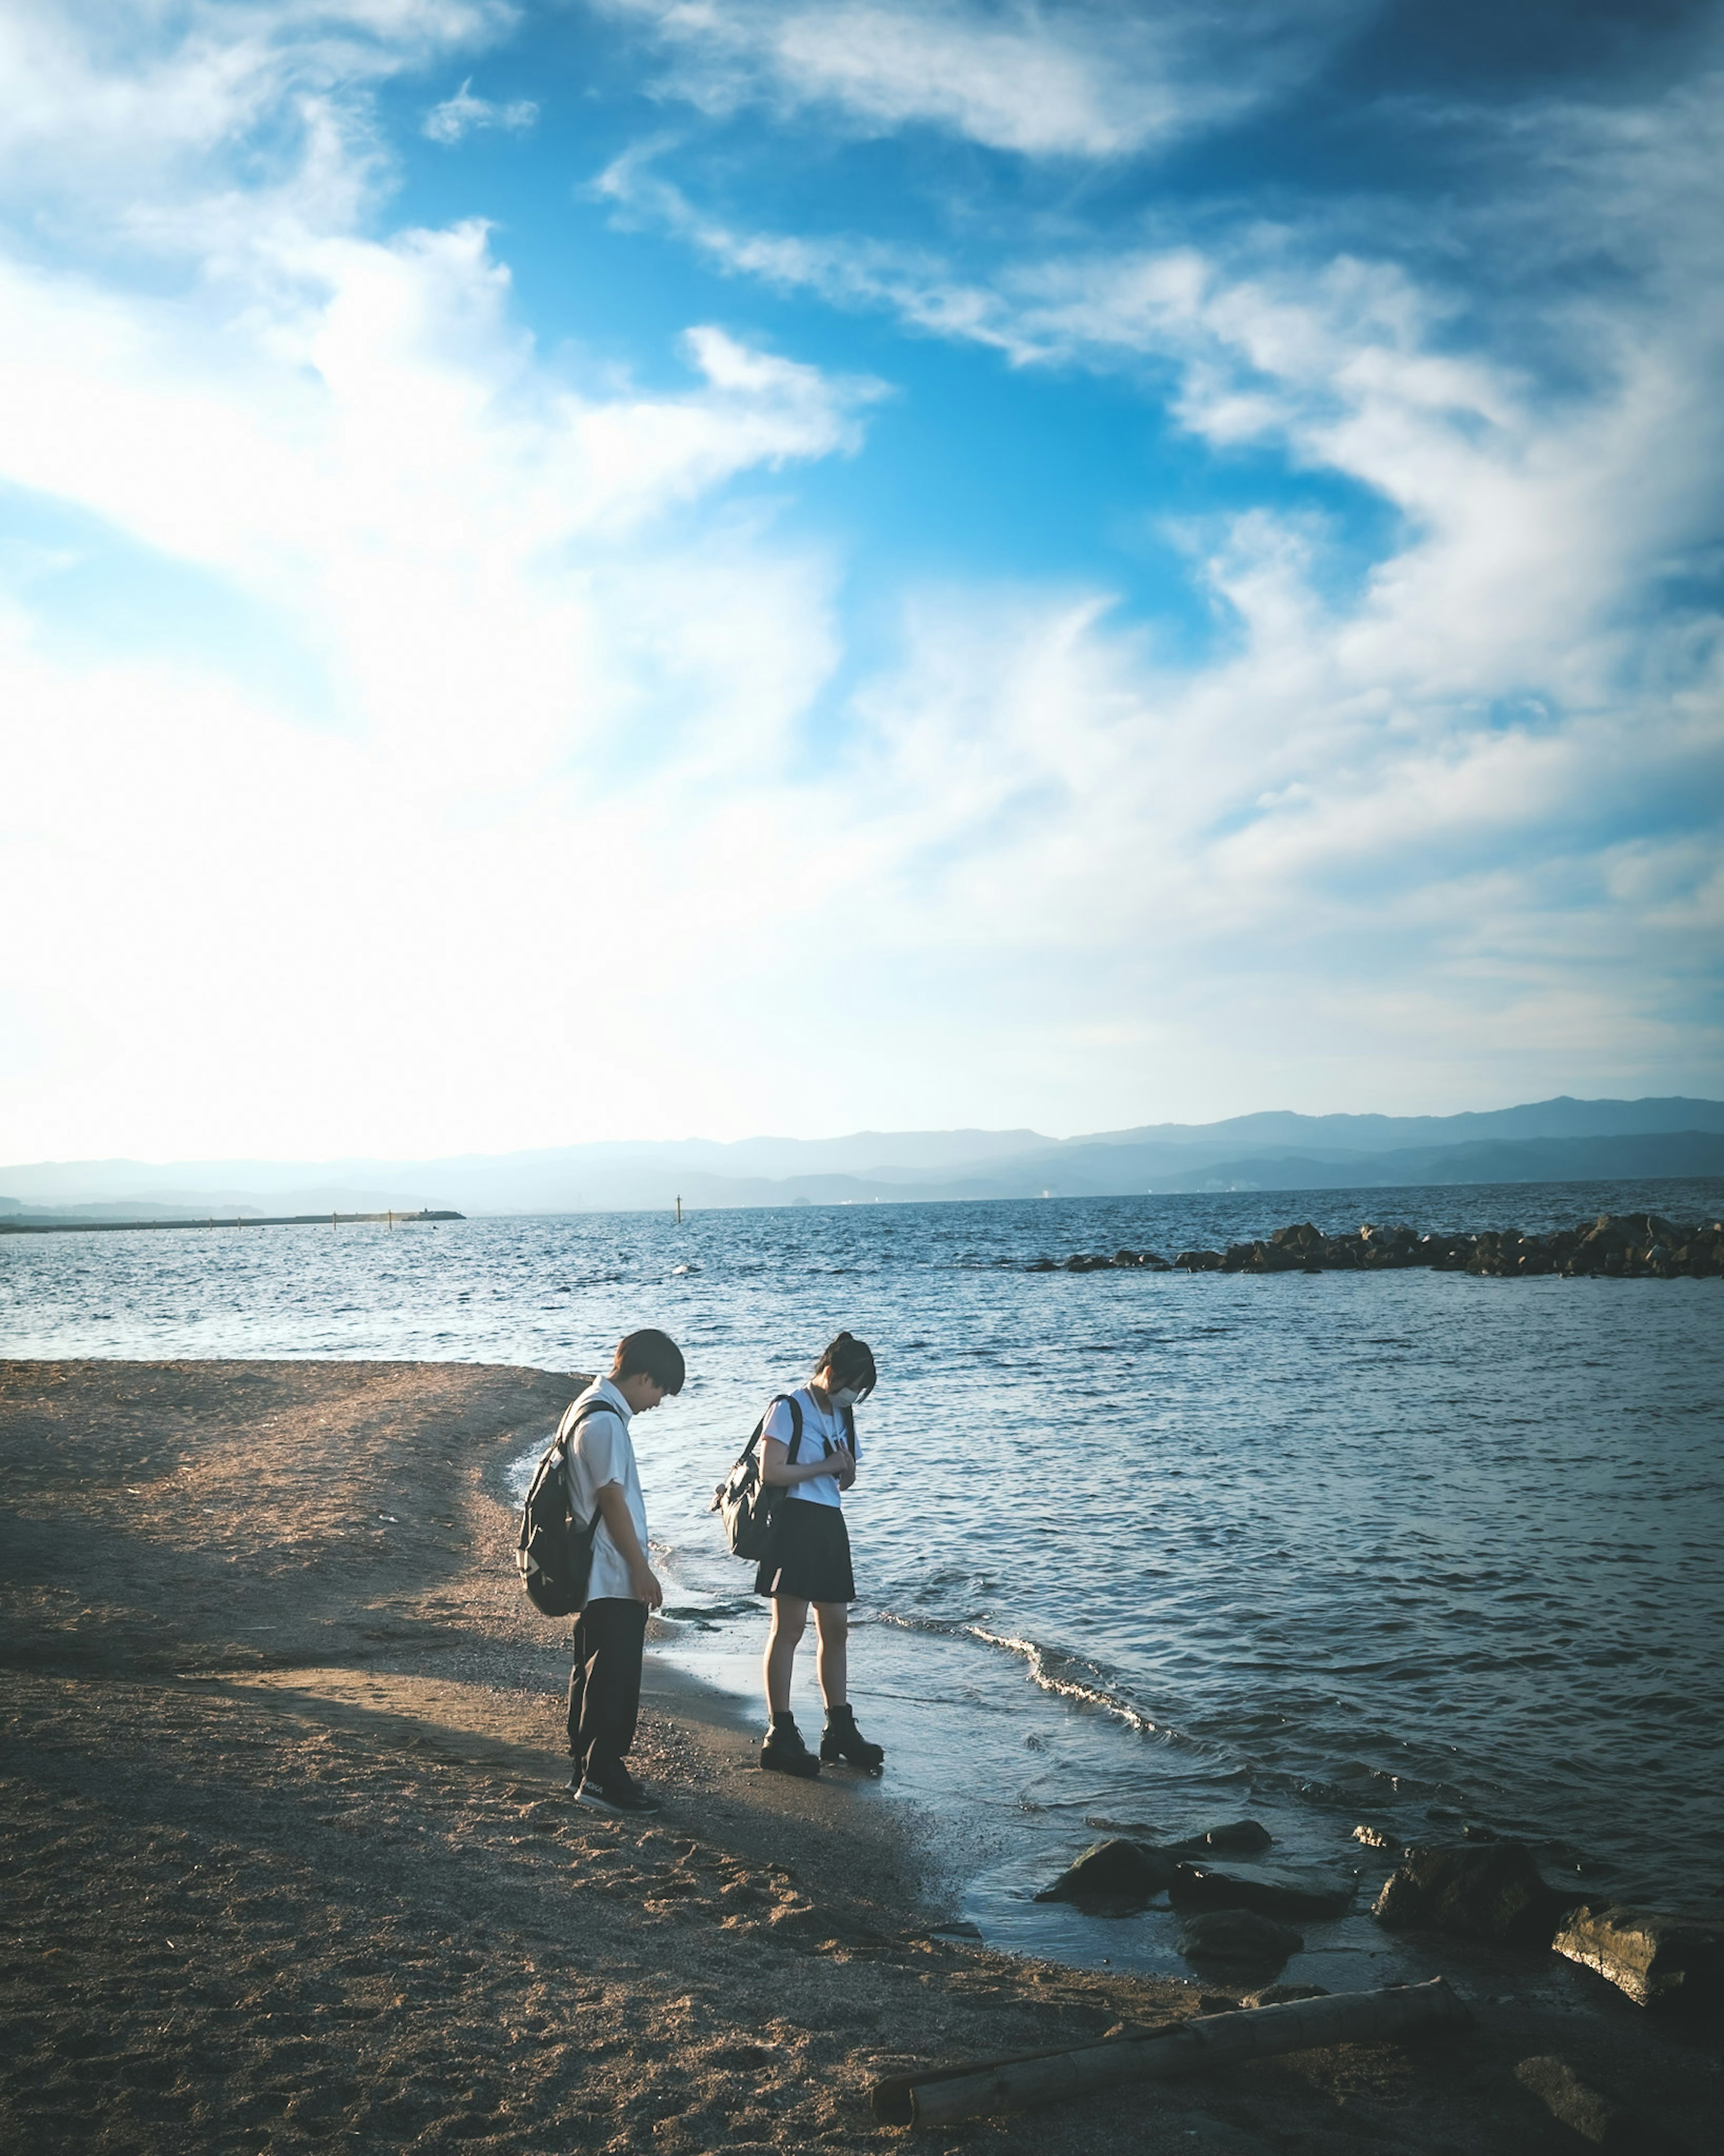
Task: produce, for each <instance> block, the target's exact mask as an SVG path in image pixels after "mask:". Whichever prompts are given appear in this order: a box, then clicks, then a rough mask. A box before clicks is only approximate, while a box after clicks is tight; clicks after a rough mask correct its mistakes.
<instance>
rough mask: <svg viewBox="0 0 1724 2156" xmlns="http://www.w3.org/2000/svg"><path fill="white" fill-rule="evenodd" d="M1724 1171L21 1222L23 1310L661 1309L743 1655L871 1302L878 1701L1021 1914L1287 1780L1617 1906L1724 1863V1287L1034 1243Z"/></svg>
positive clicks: (569, 1330) (548, 1332)
mask: <svg viewBox="0 0 1724 2156" xmlns="http://www.w3.org/2000/svg"><path fill="white" fill-rule="evenodd" d="M1721 1195H1724V1193H1721V1190H1720V1188H1719V1186H1717V1185H1716V1184H1712V1185H1699V1184H1690V1185H1683V1186H1674V1185H1655V1186H1645V1187H1641V1188H1627V1187H1624V1186H1610V1187H1602V1188H1585V1187H1583V1186H1578V1185H1557V1186H1526V1185H1517V1186H1513V1187H1511V1188H1503V1189H1480V1188H1473V1189H1468V1190H1465V1191H1455V1190H1432V1191H1396V1192H1388V1193H1385V1192H1381V1191H1375V1192H1367V1193H1357V1194H1353V1195H1351V1196H1349V1195H1347V1194H1346V1193H1335V1192H1324V1193H1317V1194H1315V1195H1312V1196H1309V1197H1306V1198H1303V1199H1300V1198H1289V1197H1287V1196H1286V1195H1285V1194H1275V1195H1270V1194H1265V1195H1244V1194H1241V1195H1230V1196H1226V1197H1217V1198H1213V1199H1185V1198H1167V1199H1153V1198H1152V1199H1137V1200H1118V1201H1109V1202H1105V1203H1102V1202H1090V1201H1083V1200H1058V1201H1050V1202H1046V1203H1043V1204H985V1205H975V1206H952V1205H943V1206H913V1205H905V1206H867V1207H821V1206H813V1207H798V1208H794V1209H786V1210H782V1211H753V1212H725V1213H700V1214H692V1215H690V1217H689V1218H688V1219H686V1220H685V1222H684V1223H683V1224H682V1225H681V1226H680V1228H679V1227H678V1226H676V1225H675V1224H674V1223H673V1222H671V1221H670V1220H669V1219H663V1218H659V1217H657V1216H649V1215H645V1214H608V1215H585V1216H574V1217H566V1218H559V1219H508V1220H474V1221H469V1222H465V1223H457V1224H449V1225H445V1226H440V1227H434V1228H433V1227H413V1228H408V1229H398V1230H396V1231H395V1232H394V1233H393V1234H391V1233H389V1232H387V1231H386V1230H384V1229H375V1228H344V1229H339V1230H331V1229H249V1230H236V1229H214V1230H208V1229H182V1230H174V1231H151V1232H144V1233H129V1234H123V1235H55V1236H39V1237H38V1236H28V1237H27V1236H8V1237H3V1238H0V1334H3V1337H4V1339H5V1341H6V1343H7V1352H8V1353H13V1354H22V1355H27V1356H71V1355H104V1356H106V1355H115V1356H143V1357H149V1356H187V1355H189V1356H260V1357H273V1356H284V1355H335V1356H359V1357H382V1358H397V1357H400V1358H429V1359H459V1360H476V1361H487V1362H490V1361H500V1362H510V1363H531V1364H535V1365H537V1366H540V1367H543V1368H563V1369H572V1368H592V1367H593V1366H594V1365H595V1363H598V1361H599V1360H600V1359H601V1358H603V1356H604V1354H605V1353H606V1352H607V1351H608V1347H609V1346H610V1344H611V1343H613V1342H614V1341H615V1339H616V1338H617V1337H618V1335H619V1334H620V1333H621V1332H623V1331H625V1330H627V1329H629V1327H633V1326H635V1325H640V1324H660V1325H663V1326H664V1327H666V1328H667V1329H668V1330H669V1331H670V1332H672V1333H673V1334H674V1335H675V1337H677V1338H678V1339H679V1340H680V1342H682V1343H683V1345H684V1347H685V1351H686V1353H687V1354H688V1358H689V1362H690V1373H691V1377H690V1384H689V1387H688V1389H687V1390H686V1391H685V1394H684V1395H683V1397H682V1398H681V1399H680V1400H678V1401H675V1402H672V1403H670V1404H668V1405H667V1406H666V1407H665V1408H664V1409H662V1410H660V1411H659V1412H658V1413H656V1414H654V1415H653V1416H652V1417H651V1418H650V1419H649V1420H646V1421H644V1422H643V1423H642V1424H640V1425H639V1440H640V1442H639V1452H640V1456H641V1461H642V1471H643V1480H644V1483H645V1485H646V1490H647V1499H648V1506H649V1515H650V1517H651V1519H652V1522H653V1529H654V1538H655V1540H658V1541H660V1542H662V1543H664V1545H666V1548H665V1553H664V1565H665V1569H666V1573H667V1577H668V1579H669V1581H670V1588H671V1599H672V1604H673V1607H674V1608H675V1609H678V1610H680V1612H681V1613H682V1623H683V1625H684V1627H685V1629H684V1630H683V1631H682V1632H681V1633H680V1635H679V1636H678V1637H677V1639H676V1640H675V1643H674V1647H675V1651H677V1652H679V1653H680V1654H681V1655H683V1656H684V1657H685V1659H686V1660H688V1661H690V1663H691V1664H692V1665H693V1666H697V1667H706V1668H707V1669H708V1670H709V1671H710V1672H711V1673H712V1674H714V1675H715V1676H717V1677H719V1678H720V1679H721V1680H724V1681H732V1682H735V1683H737V1684H739V1685H740V1684H741V1683H742V1682H743V1681H746V1677H745V1676H744V1675H743V1674H742V1672H743V1671H744V1669H745V1664H744V1661H743V1657H744V1656H745V1655H752V1653H753V1652H754V1651H756V1650H757V1638H758V1630H759V1624H760V1620H759V1617H758V1614H757V1611H756V1610H755V1609H752V1608H746V1607H745V1608H744V1609H741V1610H739V1609H738V1607H737V1605H738V1602H739V1599H740V1597H741V1594H742V1592H743V1590H745V1589H746V1587H747V1573H746V1571H745V1568H742V1567H741V1566H740V1565H737V1564H736V1563H733V1562H732V1561H731V1560H730V1559H729V1558H727V1557H726V1556H725V1555H724V1553H723V1552H722V1551H721V1548H720V1547H719V1545H718V1543H717V1541H716V1533H715V1529H714V1527H713V1523H712V1522H711V1519H710V1517H709V1516H708V1515H707V1514H706V1510H705V1507H706V1501H707V1499H708V1497H709V1496H710V1494H711V1487H712V1484H713V1482H714V1481H716V1478H717V1476H718V1475H719V1473H720V1472H721V1471H722V1469H723V1467H724V1466H725V1465H726V1461H727V1460H728V1459H729V1457H730V1455H731V1454H732V1453H733V1452H734V1451H735V1450H736V1447H737V1445H739V1444H740V1442H741V1439H742V1438H743V1437H744V1436H746V1435H747V1431H748V1430H749V1428H750V1426H751V1425H752V1422H753V1421H754V1419H755V1418H756V1416H757V1414H758V1413H759V1412H760V1409H761V1406H762V1402H763V1399H764V1398H765V1397H766V1395H767V1394H769V1393H770V1392H771V1391H772V1390H773V1389H777V1387H778V1386H780V1385H782V1384H783V1383H788V1382H791V1381H793V1380H794V1379H795V1378H798V1377H799V1376H801V1375H802V1374H803V1373H805V1371H806V1369H807V1368H808V1363H809V1361H810V1358H811V1357H812V1355H813V1352H814V1350H816V1349H817V1348H818V1347H820V1346H821V1345H822V1343H823V1342H824V1341H825V1340H826V1339H827V1338H828V1337H830V1335H831V1334H832V1333H833V1332H836V1331H837V1330H839V1327H848V1328H849V1329H850V1330H851V1331H854V1332H859V1333H861V1334H863V1335H865V1337H868V1338H869V1339H870V1341H871V1342H873V1343H874V1345H875V1349H876V1352H877V1353H878V1356H879V1358H880V1369H881V1379H882V1382H881V1384H880V1391H879V1393H878V1394H877V1396H876V1398H875V1399H874V1400H873V1401H871V1402H870V1403H869V1404H868V1405H867V1406H866V1407H865V1409H864V1410H863V1412H862V1415H861V1418H860V1431H861V1439H862V1472H861V1476H860V1479H859V1483H858V1486H857V1489H856V1491H855V1492H854V1496H853V1497H852V1499H851V1500H850V1501H849V1519H850V1524H851V1531H852V1535H853V1537H854V1543H855V1548H856V1560H857V1562H856V1569H857V1577H858V1581H859V1585H860V1587H861V1589H862V1594H863V1605H862V1608H861V1609H860V1610H859V1616H861V1617H864V1618H870V1619H872V1620H875V1622H874V1623H873V1624H871V1625H866V1626H865V1628H864V1629H863V1630H862V1632H861V1634H860V1636H859V1639H858V1640H857V1642H856V1644H855V1646H854V1650H853V1665H854V1671H855V1675H856V1686H855V1689H856V1691H857V1696H858V1698H859V1711H860V1712H863V1719H864V1720H865V1723H866V1722H868V1721H869V1720H870V1719H871V1720H872V1722H874V1723H875V1725H876V1727H879V1729H880V1731H881V1732H882V1734H883V1735H884V1736H885V1738H886V1739H887V1740H888V1741H889V1742H890V1743H891V1745H892V1748H893V1760H894V1777H895V1782H896V1783H897V1784H898V1785H899V1786H903V1785H904V1784H905V1783H906V1781H909V1782H911V1783H914V1782H915V1781H916V1779H918V1778H919V1779H920V1780H921V1782H923V1783H924V1784H926V1787H927V1788H928V1789H930V1790H931V1791H932V1792H933V1793H935V1794H936V1796H937V1797H939V1798H940V1799H941V1800H942V1801H945V1802H947V1803H948V1804H949V1803H955V1802H968V1803H971V1804H974V1805H976V1806H977V1807H978V1808H981V1809H984V1810H987V1811H988V1812H989V1813H991V1814H992V1815H995V1816H997V1818H998V1820H999V1821H1000V1822H1001V1839H1000V1844H999V1845H1000V1848H1001V1850H1002V1852H1003V1855H1002V1859H1001V1864H1002V1870H1001V1875H1000V1881H998V1882H997V1885H998V1892H997V1893H996V1894H995V1897H994V1902H993V1904H991V1905H990V1904H989V1903H988V1894H987V1892H986V1891H984V1892H983V1894H982V1897H981V1900H980V1901H979V1902H978V1903H977V1907H981V1908H983V1911H984V1913H988V1911H989V1910H990V1909H991V1911H992V1914H993V1916H994V1917H1000V1916H1001V1912H1002V1911H1003V1910H1004V1909H1005V1905H1006V1904H1007V1903H1008V1902H1011V1903H1013V1905H1014V1906H1015V1904H1016V1903H1017V1902H1020V1901H1021V1889H1022V1886H1023V1885H1024V1883H1025V1882H1026V1881H1028V1879H1029V1876H1030V1874H1031V1872H1032V1871H1034V1868H1035V1866H1037V1865H1041V1866H1043V1868H1045V1862H1046V1861H1048V1860H1049V1857H1050V1856H1051V1855H1052V1853H1053V1852H1054V1850H1055V1848H1056V1846H1058V1847H1059V1848H1060V1849H1061V1850H1062V1851H1064V1850H1065V1845H1075V1842H1076V1841H1081V1840H1082V1839H1084V1838H1085V1828H1084V1825H1083V1822H1084V1820H1085V1819H1095V1818H1098V1817H1106V1818H1117V1819H1120V1820H1128V1821H1132V1822H1138V1821H1141V1822H1143V1823H1146V1824H1147V1825H1151V1826H1152V1827H1155V1828H1157V1830H1161V1829H1163V1828H1171V1829H1174V1830H1178V1829H1179V1828H1180V1827H1182V1826H1184V1825H1189V1824H1193V1823H1197V1822H1199V1821H1203V1820H1211V1819H1213V1818H1214V1817H1216V1816H1218V1815H1238V1813H1239V1812H1240V1811H1242V1810H1244V1809H1250V1810H1252V1811H1254V1812H1255V1814H1256V1815H1258V1816H1259V1817H1261V1818H1264V1819H1265V1820H1268V1821H1269V1822H1270V1824H1271V1825H1272V1826H1273V1827H1274V1829H1275V1831H1276V1833H1277V1835H1278V1837H1279V1838H1280V1840H1282V1842H1283V1843H1284V1845H1286V1846H1289V1847H1290V1848H1292V1849H1294V1850H1295V1851H1297V1852H1298V1853H1300V1854H1301V1855H1304V1856H1308V1857H1309V1856H1323V1857H1326V1858H1327V1859H1328V1860H1330V1861H1341V1859H1342V1856H1344V1855H1347V1854H1349V1853H1351V1854H1352V1855H1355V1856H1356V1855H1357V1851H1356V1850H1353V1849H1352V1845H1350V1844H1348V1842H1347V1830H1348V1829H1349V1828H1350V1827H1351V1825H1352V1822H1353V1821H1354V1820H1357V1819H1362V1818H1363V1819H1370V1820H1375V1821H1378V1822H1379V1823H1382V1824H1385V1825H1389V1826H1391V1827H1392V1828H1393V1829H1395V1830H1397V1831H1401V1832H1405V1833H1408V1834H1411V1833H1413V1832H1415V1831H1419V1830H1422V1829H1424V1822H1425V1820H1426V1819H1427V1815H1429V1813H1430V1812H1431V1810H1432V1809H1435V1810H1436V1811H1437V1812H1438V1813H1439V1815H1441V1814H1443V1813H1444V1812H1452V1813H1455V1814H1458V1815H1464V1816H1465V1818H1466V1819H1467V1820H1475V1821H1478V1822H1480V1823H1482V1824H1485V1825H1490V1826H1494V1827H1495V1828H1496V1829H1498V1830H1515V1831H1518V1832H1523V1833H1526V1834H1528V1835H1532V1837H1533V1838H1535V1839H1536V1840H1539V1841H1540V1842H1541V1843H1542V1845H1544V1851H1543V1854H1544V1858H1545V1861H1546V1862H1547V1865H1549V1866H1555V1867H1558V1868H1563V1867H1568V1866H1575V1865H1578V1866H1581V1867H1583V1870H1584V1871H1585V1872H1587V1873H1588V1875H1591V1876H1596V1877H1597V1878H1598V1880H1599V1881H1600V1883H1601V1884H1608V1885H1609V1887H1610V1888H1611V1890H1612V1891H1613V1892H1635V1893H1647V1894H1652V1895H1669V1894H1672V1893H1683V1894H1693V1893H1696V1892H1707V1893H1717V1892H1724V1808H1721V1807H1720V1805H1719V1803H1718V1800H1717V1791H1718V1787H1719V1776H1720V1768H1721V1765H1724V1702H1721V1697H1720V1686H1719V1684H1718V1661H1719V1647H1720V1642H1721V1640H1724V1568H1721V1562H1720V1555H1719V1553H1720V1548H1721V1544H1724V1532H1721V1531H1724V1494H1721V1492H1724V1458H1721V1418H1720V1406H1719V1403H1720V1399H1721V1394H1724V1387H1721V1383H1720V1379H1721V1374H1724V1353H1721V1349H1720V1342H1721V1340H1724V1282H1720V1281H1670V1282H1665V1281H1562V1280H1557V1279H1542V1280H1532V1281H1485V1280H1475V1279H1471V1278H1469V1277H1467V1276H1464V1275H1455V1274H1430V1273H1425V1272H1420V1271H1409V1272H1398V1273H1381V1274H1372V1275H1365V1276H1361V1275H1352V1274H1344V1273H1343V1274H1325V1275H1321V1276H1307V1275H1305V1274H1291V1275H1278V1276H1269V1277H1266V1278H1265V1277H1256V1276H1214V1275H1199V1276H1194V1277H1187V1276H1184V1275H1166V1274H1152V1273H1145V1272H1131V1273H1098V1274H1092V1275H1085V1276H1071V1275H1065V1274H1053V1275H1027V1274H1025V1273H1024V1271H1023V1270H1021V1268H1022V1265H1023V1264H1024V1260H1027V1259H1029V1258H1031V1257H1034V1256H1037V1255H1049V1256H1054V1257H1063V1256H1065V1255H1069V1254H1070V1252H1072V1251H1075V1250H1113V1249H1115V1248H1116V1247H1117V1246H1119V1245H1131V1246H1134V1247H1139V1248H1142V1247H1150V1248H1154V1249H1157V1250H1162V1252H1163V1253H1164V1254H1167V1255H1171V1254H1172V1250H1174V1249H1176V1248H1178V1247H1179V1246H1180V1245H1183V1244H1185V1243H1188V1242H1207V1243H1210V1244H1212V1245H1213V1244H1219V1243H1221V1242H1224V1241H1226V1240H1230V1239H1238V1238H1239V1237H1242V1236H1244V1235H1251V1234H1261V1233H1264V1232H1266V1231H1267V1230H1268V1229H1270V1228H1273V1227H1275V1226H1276V1225H1279V1224H1280V1223H1282V1222H1283V1221H1285V1220H1287V1219H1294V1218H1299V1217H1305V1216H1306V1215H1307V1214H1309V1215H1310V1216H1311V1217H1314V1218H1315V1219H1316V1220H1317V1221H1318V1223H1319V1224H1321V1225H1322V1226H1324V1227H1326V1228H1331V1229H1335V1228H1341V1227H1344V1226H1356V1225H1357V1223H1358V1222H1359V1221H1360V1220H1362V1219H1367V1218H1371V1219H1378V1220H1383V1221H1388V1220H1392V1219H1393V1220H1398V1219H1409V1220H1411V1221H1413V1222H1414V1224H1415V1225H1417V1226H1419V1227H1420V1228H1452V1229H1479V1228H1481V1227H1485V1226H1496V1227H1503V1226H1515V1227H1518V1228H1521V1229H1526V1230H1532V1229H1547V1228H1549V1227H1551V1226H1553V1225H1557V1224H1573V1222H1574V1221H1575V1220H1577V1219H1583V1218H1586V1217H1588V1216H1589V1215H1590V1214H1594V1213H1596V1212H1598V1211H1599V1210H1601V1209H1614V1210H1627V1209H1632V1208H1633V1207H1634V1206H1636V1205H1639V1206H1640V1207H1642V1208H1644V1207H1645V1206H1647V1205H1651V1206H1654V1207H1655V1209H1658V1210H1660V1211H1662V1212H1665V1213H1666V1214H1670V1215H1672V1216H1673V1217H1675V1218H1677V1219H1697V1218H1700V1217H1702V1216H1703V1217H1706V1218H1708V1219H1712V1218H1716V1217H1717V1214H1718V1210H1719V1204H1720V1199H1721ZM1026 1679H1028V1680H1029V1681H1028V1682H1027V1681H1026ZM1013 1823H1015V1825H1014V1824H1013ZM1020 1826H1021V1829H1022V1833H1021V1834H1018V1831H1017V1829H1018V1827H1020ZM1424 1830H1427V1831H1428V1829H1424ZM1014 1836H1015V1838H1014ZM1025 1837H1027V1839H1026V1838H1025ZM1067 1853H1069V1851H1068V1852H1067ZM1002 1921H1003V1917H1002ZM1025 1921H1026V1922H1027V1921H1029V1919H1028V1917H1027V1914H1026V1917H1025ZM1047 1921H1048V1922H1054V1921H1055V1919H1054V1918H1053V1917H1049V1919H1048V1920H1047ZM1059 1921H1065V1919H1064V1918H1063V1917H1061V1918H1060V1919H1059ZM1121 1958H1130V1957H1129V1956H1122V1957H1121Z"/></svg>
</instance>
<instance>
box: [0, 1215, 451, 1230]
mask: <svg viewBox="0 0 1724 2156" xmlns="http://www.w3.org/2000/svg"><path fill="white" fill-rule="evenodd" d="M466 1217H467V1216H466V1214H464V1213H433V1212H429V1211H422V1212H418V1213H277V1214H261V1213H234V1214H221V1213H207V1214H206V1213H200V1214H195V1215H193V1214H187V1216H186V1218H185V1219H172V1220H8V1219H7V1218H6V1217H5V1215H4V1214H0V1235H114V1234H116V1233H121V1232H124V1231H125V1230H127V1229H134V1228H351V1227H353V1226H356V1225H357V1224H362V1223H366V1222H375V1223H376V1224H377V1225H378V1226H380V1227H381V1226H387V1227H391V1228H403V1227H407V1226H408V1225H410V1224H413V1223H416V1222H418V1221H421V1220H464V1219H466Z"/></svg>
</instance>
